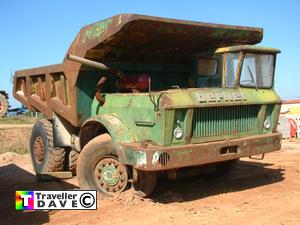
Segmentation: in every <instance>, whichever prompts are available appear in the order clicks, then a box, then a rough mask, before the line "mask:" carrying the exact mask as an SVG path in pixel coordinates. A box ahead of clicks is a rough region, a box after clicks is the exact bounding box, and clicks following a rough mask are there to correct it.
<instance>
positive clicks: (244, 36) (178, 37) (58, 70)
mask: <svg viewBox="0 0 300 225" xmlns="http://www.w3.org/2000/svg"><path fill="white" fill-rule="evenodd" d="M262 37H263V30H262V29H261V28H253V27H241V26H228V25H220V24H209V23H201V22H192V21H185V20H174V19H166V18H159V17H150V16H143V15H136V14H120V15H117V16H114V17H111V18H108V19H105V20H102V21H100V22H97V23H94V24H91V25H88V26H85V27H83V28H82V29H81V30H80V32H79V33H78V34H77V36H76V37H75V39H74V41H73V43H72V44H71V46H70V48H69V50H68V52H67V54H66V56H67V55H69V54H73V55H76V56H80V57H83V58H87V59H91V60H95V61H98V62H102V63H105V64H106V65H109V66H114V65H119V64H120V63H132V62H134V63H149V62H151V63H155V61H159V62H164V63H174V64H175V63H177V62H179V61H180V62H182V61H185V60H189V59H190V56H191V55H193V54H195V53H199V52H203V51H206V50H212V49H216V48H219V47H224V46H232V45H241V44H256V43H259V42H260V41H261V40H262ZM50 44H51V43H50ZM99 77H101V73H99V72H97V71H95V70H93V69H90V68H87V67H86V66H84V65H82V64H80V63H77V62H74V61H70V60H68V59H67V57H65V58H64V60H63V62H62V63H61V64H56V65H50V66H45V67H39V68H33V69H27V70H20V71H17V72H16V73H15V77H14V88H13V95H14V97H15V98H16V99H17V100H19V101H20V102H21V103H22V104H23V105H25V106H26V107H27V108H28V109H29V110H33V111H40V112H42V113H43V114H45V115H46V116H47V117H49V118H50V117H51V116H52V115H53V113H55V114H57V115H59V116H61V117H62V118H64V119H65V120H66V121H68V122H70V123H71V124H72V125H73V126H75V127H78V126H80V125H81V124H82V123H83V122H84V121H85V120H86V119H87V118H88V117H89V116H90V109H91V104H92V101H93V97H94V92H95V88H96V83H97V81H98V79H99Z"/></svg>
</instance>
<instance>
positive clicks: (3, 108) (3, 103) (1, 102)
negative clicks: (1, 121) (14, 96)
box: [0, 93, 8, 117]
mask: <svg viewBox="0 0 300 225" xmlns="http://www.w3.org/2000/svg"><path fill="white" fill-rule="evenodd" d="M7 110H8V100H7V98H6V96H5V95H4V94H2V93H0V117H3V116H5V115H6V113H7Z"/></svg>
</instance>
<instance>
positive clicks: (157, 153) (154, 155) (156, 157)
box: [152, 151, 160, 164]
mask: <svg viewBox="0 0 300 225" xmlns="http://www.w3.org/2000/svg"><path fill="white" fill-rule="evenodd" d="M159 155H160V152H159V151H156V152H154V153H153V156H152V164H156V163H157V162H158V159H159Z"/></svg>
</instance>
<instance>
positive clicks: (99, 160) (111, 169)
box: [77, 134, 128, 196]
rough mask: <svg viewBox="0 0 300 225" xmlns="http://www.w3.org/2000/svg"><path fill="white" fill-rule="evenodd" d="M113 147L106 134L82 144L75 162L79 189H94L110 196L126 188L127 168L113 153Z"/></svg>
mask: <svg viewBox="0 0 300 225" xmlns="http://www.w3.org/2000/svg"><path fill="white" fill-rule="evenodd" d="M113 147H114V146H113V143H112V139H111V137H110V136H109V135H108V134H103V135H100V136H98V137H96V138H94V139H92V140H91V141H90V142H88V143H87V144H86V146H84V148H83V150H82V151H81V152H80V154H79V157H78V164H77V179H78V182H79V185H80V188H81V189H88V190H90V189H92V190H93V189H96V190H97V191H99V192H100V193H102V194H104V195H108V196H112V195H114V194H116V193H120V192H122V191H124V190H125V189H126V188H127V186H128V171H127V168H126V166H125V165H123V164H121V163H120V162H119V160H118V158H117V157H116V156H115V155H113Z"/></svg>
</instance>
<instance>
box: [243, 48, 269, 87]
mask: <svg viewBox="0 0 300 225" xmlns="http://www.w3.org/2000/svg"><path fill="white" fill-rule="evenodd" d="M273 73H274V55H271V54H253V53H246V54H245V57H244V62H243V67H242V72H241V78H240V85H241V86H243V87H253V88H271V87H272V83H273V82H272V81H273Z"/></svg>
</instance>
